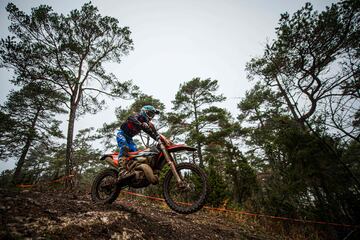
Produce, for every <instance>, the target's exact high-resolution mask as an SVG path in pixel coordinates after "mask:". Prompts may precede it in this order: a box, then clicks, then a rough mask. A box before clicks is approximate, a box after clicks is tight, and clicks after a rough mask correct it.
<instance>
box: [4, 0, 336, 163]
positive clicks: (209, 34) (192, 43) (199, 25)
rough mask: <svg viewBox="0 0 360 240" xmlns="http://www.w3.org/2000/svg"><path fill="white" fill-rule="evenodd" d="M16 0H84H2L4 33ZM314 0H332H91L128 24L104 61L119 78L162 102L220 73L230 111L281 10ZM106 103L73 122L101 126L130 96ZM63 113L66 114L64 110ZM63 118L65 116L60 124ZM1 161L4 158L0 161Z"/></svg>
mask: <svg viewBox="0 0 360 240" xmlns="http://www.w3.org/2000/svg"><path fill="white" fill-rule="evenodd" d="M8 2H13V3H15V5H16V6H17V7H18V8H20V9H21V10H23V11H25V12H27V13H30V9H31V8H32V7H36V6H39V5H40V4H47V5H50V6H52V7H53V10H54V11H56V12H58V13H60V12H61V13H64V14H67V13H68V12H69V11H70V10H72V9H76V8H77V9H79V8H80V7H81V6H82V5H83V4H84V3H85V2H88V1H79V0H77V1H75V0H61V1H59V0H52V1H51V0H47V1H45V0H44V1H40V0H36V1H35V0H34V1H30V0H18V1H6V0H0V38H4V37H6V36H7V35H8V30H7V28H8V26H9V21H8V19H7V17H8V14H7V12H6V11H5V6H6V5H7V3H8ZM305 2H311V3H312V4H313V5H314V8H315V9H317V10H319V11H322V10H323V9H325V6H328V5H330V4H331V3H333V2H337V1H330V0H313V1H303V0H128V1H124V0H102V1H100V0H99V1H92V3H93V4H94V5H95V6H97V7H98V9H99V11H100V13H101V14H102V15H103V16H105V15H107V16H111V17H115V18H117V19H118V20H119V22H120V25H121V26H129V27H130V30H131V32H132V34H131V36H132V39H133V40H134V47H135V49H134V51H132V52H131V53H130V54H129V56H126V57H124V58H123V60H122V63H120V64H111V65H109V71H111V72H113V73H114V74H115V75H116V76H117V77H118V78H119V79H120V80H129V79H132V80H133V82H134V83H135V84H136V85H138V86H139V87H140V89H141V91H142V92H144V93H146V94H149V95H153V96H154V97H155V98H158V99H160V101H162V102H163V103H164V104H165V106H166V108H167V110H170V109H171V107H172V104H171V101H172V100H173V99H174V96H175V93H176V92H177V91H178V89H179V85H180V84H181V83H183V82H185V81H189V80H191V79H192V78H194V77H200V78H202V79H205V78H211V79H217V80H218V81H219V86H220V88H219V93H222V94H224V95H225V96H226V97H227V100H226V102H225V103H224V104H223V105H222V106H223V107H225V108H227V109H228V110H229V111H230V112H231V113H232V114H233V116H236V115H237V114H238V110H237V108H236V105H237V103H238V102H239V101H240V98H242V97H244V95H245V91H246V90H248V89H250V87H251V84H253V83H249V82H248V80H247V79H246V72H245V64H246V62H248V61H249V60H250V59H251V58H252V57H256V56H260V55H262V53H263V50H264V45H265V44H266V43H267V42H268V41H271V40H272V39H273V38H274V37H275V27H276V26H277V23H278V20H279V18H280V14H281V13H284V12H289V13H293V12H294V11H296V10H298V9H300V8H301V7H302V6H304V4H305ZM11 76H12V75H11V72H8V71H7V70H4V69H0V103H2V102H3V101H4V100H5V99H6V95H7V94H8V92H9V90H10V89H11V85H10V84H9V83H8V80H9V79H10V78H11ZM107 103H108V109H107V110H105V111H102V112H100V113H98V114H96V115H90V116H85V117H83V118H81V119H80V120H79V121H78V122H77V123H76V129H80V128H85V127H95V128H98V127H101V126H102V124H103V123H104V122H112V121H114V120H115V116H114V109H115V107H117V106H119V105H123V106H127V105H128V104H130V103H131V102H129V101H121V100H116V101H115V100H109V101H107ZM64 119H65V116H64ZM65 126H66V123H64V124H63V128H64V129H65ZM0 164H2V165H3V166H1V167H0V169H3V168H5V167H7V166H10V165H11V164H10V165H9V164H6V166H5V165H4V164H3V163H0Z"/></svg>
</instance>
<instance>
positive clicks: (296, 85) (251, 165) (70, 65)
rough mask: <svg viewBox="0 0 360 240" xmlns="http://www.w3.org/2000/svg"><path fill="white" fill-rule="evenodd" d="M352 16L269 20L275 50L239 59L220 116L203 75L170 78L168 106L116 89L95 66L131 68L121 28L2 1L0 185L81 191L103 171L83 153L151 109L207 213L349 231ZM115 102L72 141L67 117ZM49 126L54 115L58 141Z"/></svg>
mask: <svg viewBox="0 0 360 240" xmlns="http://www.w3.org/2000/svg"><path fill="white" fill-rule="evenodd" d="M359 5H360V3H359V1H340V2H337V3H334V4H329V6H328V7H326V8H325V9H324V10H322V11H316V10H314V9H313V6H312V4H310V3H307V4H304V5H303V6H302V7H301V8H299V10H297V11H296V12H295V13H293V14H288V13H284V14H281V16H280V20H279V22H278V25H277V27H276V28H275V30H273V31H275V37H274V39H273V40H269V41H268V42H267V43H266V44H265V46H264V49H263V53H262V54H259V56H257V57H251V58H250V59H248V61H247V63H246V73H247V78H248V79H249V81H250V83H249V88H248V90H247V91H246V93H245V95H244V96H235V97H241V98H240V99H238V103H237V104H236V111H234V109H232V111H231V113H230V112H229V110H228V109H227V108H225V107H224V105H223V103H224V102H225V101H226V99H227V98H228V96H227V95H225V94H222V92H221V91H220V90H221V84H219V83H220V80H217V79H216V78H214V77H213V76H207V77H202V76H196V75H194V76H191V78H190V79H183V80H182V82H181V83H180V86H179V87H178V89H177V90H176V91H175V92H174V94H173V98H172V101H171V105H170V106H165V104H164V103H163V102H162V101H161V100H160V97H158V96H160V95H162V94H168V93H167V90H166V89H164V86H161V88H158V89H159V92H158V93H151V94H149V93H147V92H146V91H145V90H144V89H143V86H142V85H140V84H136V83H135V81H130V80H119V79H118V78H117V76H116V75H114V74H112V73H111V72H110V71H108V66H109V65H107V64H108V63H109V62H115V63H120V62H121V63H120V65H121V64H122V62H123V61H124V62H126V58H127V55H129V56H131V54H132V52H133V51H134V47H135V49H136V43H134V42H133V40H132V38H131V34H132V33H131V30H132V29H130V28H129V27H124V26H121V25H120V24H119V21H118V19H116V18H113V17H107V16H104V15H102V14H101V13H100V11H99V9H98V8H97V7H95V6H94V5H93V4H91V3H86V4H84V5H83V6H82V7H81V8H79V9H78V10H73V11H71V12H70V13H64V14H59V13H56V12H54V11H53V10H52V9H51V7H49V6H45V5H42V6H39V7H36V8H34V9H33V10H32V11H31V13H25V12H23V11H22V10H21V9H19V8H17V6H16V5H15V4H11V3H9V4H8V5H7V6H6V10H7V12H8V15H9V19H10V22H11V25H10V28H9V31H10V33H9V37H4V38H2V39H1V43H0V64H1V67H3V68H4V69H8V70H10V71H11V72H12V73H13V78H12V79H10V82H11V83H12V84H13V85H14V86H15V87H14V90H12V91H10V93H9V94H8V95H7V97H6V100H5V101H4V103H3V104H2V105H1V115H0V118H1V121H0V122H1V125H0V128H1V135H0V157H1V158H2V159H3V160H9V159H16V162H17V165H16V168H15V169H14V170H6V171H4V172H3V173H2V176H1V184H2V185H7V184H11V183H12V182H15V183H27V184H36V183H39V182H42V181H50V180H53V179H57V178H59V177H61V176H66V175H70V174H73V175H75V178H74V184H75V185H73V187H80V188H81V187H83V188H86V187H87V186H88V184H89V183H90V182H91V179H92V177H93V176H94V173H96V172H97V171H98V170H99V169H101V168H103V167H104V166H103V165H102V163H100V162H99V161H98V158H99V156H100V155H101V154H102V153H103V152H104V149H98V148H97V147H96V146H94V144H93V143H94V141H97V142H98V144H102V145H103V146H105V148H106V149H108V150H110V149H112V150H116V149H115V148H114V147H115V143H114V130H115V129H116V128H117V127H118V126H119V125H120V123H121V122H122V121H124V120H125V119H126V117H127V116H128V115H129V114H131V113H132V112H136V111H139V109H140V108H141V106H143V105H144V104H151V105H154V106H156V107H157V108H159V109H160V110H162V114H161V116H159V118H157V119H156V126H157V128H158V129H159V131H160V132H163V133H164V134H165V135H166V136H168V137H170V138H171V139H172V140H174V141H175V142H185V143H187V144H189V145H192V146H194V147H196V148H197V151H196V154H194V155H190V156H180V157H179V158H178V159H179V160H180V161H195V162H196V163H198V164H199V165H200V166H201V167H203V168H204V169H205V170H206V172H207V174H208V176H209V180H210V183H211V186H212V192H211V194H210V197H209V200H208V203H209V204H210V205H212V206H220V205H222V204H224V202H229V205H230V206H231V207H233V208H239V209H246V210H251V211H255V212H261V213H266V214H272V215H282V216H288V217H291V218H302V219H318V220H323V221H328V222H339V223H344V224H353V225H356V224H358V223H359V216H360V215H359V212H360V209H359V206H360V204H359V200H360V181H359V179H360V169H359V156H360V135H359V132H360V110H359V109H360V101H359V97H360V79H359V67H360V65H359V56H360V46H359V44H360V43H359V41H358V39H359V37H360V31H359V30H360V29H359V27H360V15H359V9H360V6H359ZM219 44H220V43H219ZM221 44H226V42H224V43H221ZM112 64H114V63H112ZM165 67H166V66H165ZM169 79H171V76H169ZM147 84H151V85H156V82H151V83H147ZM167 84H168V85H171V86H173V85H174V84H173V83H172V82H171V80H168V83H167ZM145 86H146V84H145ZM232 87H233V88H235V87H236V88H241V85H238V84H236V82H234V84H233V85H232ZM108 97H110V98H108ZM118 98H121V99H128V100H127V101H129V104H128V105H121V107H118V108H116V111H115V114H114V115H115V116H116V119H115V120H114V121H107V122H106V123H104V124H103V126H102V127H100V128H97V129H95V128H85V129H80V130H79V131H75V126H76V125H77V124H78V120H79V119H80V118H91V117H92V115H89V114H97V115H101V114H102V113H101V112H100V110H102V109H103V108H104V106H105V100H106V102H109V101H112V99H118ZM60 114H62V115H63V116H66V120H65V121H64V122H65V126H66V130H65V131H63V130H62V129H61V128H60V124H61V122H60V121H59V118H57V116H59V115H60ZM146 141H147V140H145V142H146ZM138 144H139V145H141V144H142V143H141V142H140V141H139V139H138ZM148 191H149V192H148V193H157V192H158V189H156V188H151V189H149V190H148Z"/></svg>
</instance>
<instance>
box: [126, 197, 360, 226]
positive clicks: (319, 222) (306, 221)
mask: <svg viewBox="0 0 360 240" xmlns="http://www.w3.org/2000/svg"><path fill="white" fill-rule="evenodd" d="M124 193H126V194H129V195H133V196H136V197H143V198H148V199H151V200H156V201H162V202H165V199H163V198H158V197H151V196H146V195H142V194H139V193H134V192H129V191H124ZM203 208H205V209H207V210H211V211H219V212H229V213H234V214H241V215H247V216H252V217H264V218H270V219H276V220H284V221H292V222H299V223H309V224H321V225H329V226H335V227H346V228H360V226H358V225H349V224H341V223H333V222H323V221H312V220H302V219H295V218H287V217H277V216H271V215H265V214H258V213H249V212H244V211H235V210H229V209H224V208H213V207H208V206H204V207H203Z"/></svg>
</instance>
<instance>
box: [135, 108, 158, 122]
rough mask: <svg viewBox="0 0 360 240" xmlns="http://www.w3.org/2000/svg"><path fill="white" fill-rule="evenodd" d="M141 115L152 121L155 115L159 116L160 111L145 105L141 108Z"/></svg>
mask: <svg viewBox="0 0 360 240" xmlns="http://www.w3.org/2000/svg"><path fill="white" fill-rule="evenodd" d="M140 113H141V115H143V116H144V117H146V118H147V119H149V120H151V119H152V118H153V117H154V116H155V114H159V113H160V111H159V110H157V109H156V108H154V107H153V106H151V105H145V106H143V107H142V108H141V111H140Z"/></svg>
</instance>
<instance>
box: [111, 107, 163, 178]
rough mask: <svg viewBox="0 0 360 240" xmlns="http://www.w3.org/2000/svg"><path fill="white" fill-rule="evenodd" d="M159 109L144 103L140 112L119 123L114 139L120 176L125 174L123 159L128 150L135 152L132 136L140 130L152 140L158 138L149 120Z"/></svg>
mask: <svg viewBox="0 0 360 240" xmlns="http://www.w3.org/2000/svg"><path fill="white" fill-rule="evenodd" d="M159 113H160V112H159V110H157V109H156V108H155V107H153V106H151V105H145V106H143V107H142V108H141V110H140V113H137V114H133V115H130V116H129V117H128V119H127V120H126V121H125V122H124V123H123V124H121V127H120V130H119V131H118V132H117V134H116V141H117V144H118V147H119V157H118V159H119V165H120V176H123V175H125V174H126V166H125V159H126V157H127V155H128V152H136V151H137V147H136V144H135V143H134V141H133V139H132V138H133V137H134V136H135V135H137V134H139V133H140V131H141V130H143V131H144V132H146V133H147V134H148V135H149V136H150V137H151V138H153V139H154V140H158V139H159V137H160V135H159V134H158V133H157V131H156V129H155V128H154V125H153V124H152V123H151V120H152V119H153V118H154V116H155V114H159Z"/></svg>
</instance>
